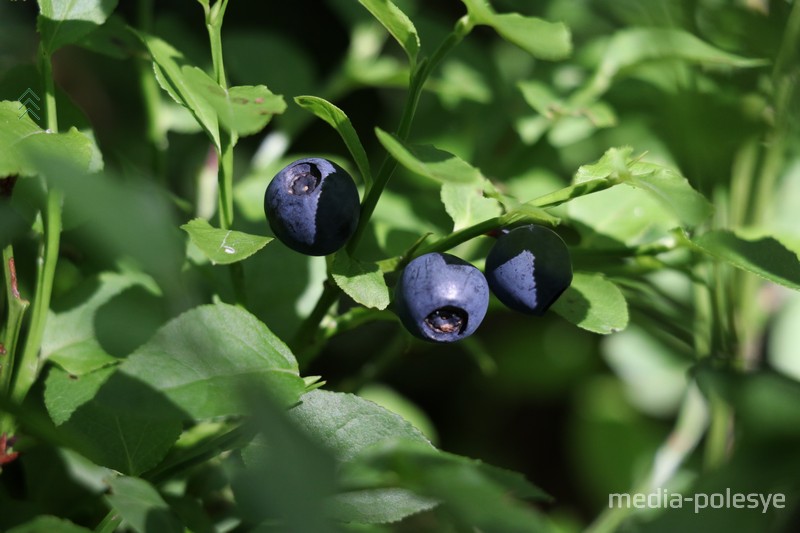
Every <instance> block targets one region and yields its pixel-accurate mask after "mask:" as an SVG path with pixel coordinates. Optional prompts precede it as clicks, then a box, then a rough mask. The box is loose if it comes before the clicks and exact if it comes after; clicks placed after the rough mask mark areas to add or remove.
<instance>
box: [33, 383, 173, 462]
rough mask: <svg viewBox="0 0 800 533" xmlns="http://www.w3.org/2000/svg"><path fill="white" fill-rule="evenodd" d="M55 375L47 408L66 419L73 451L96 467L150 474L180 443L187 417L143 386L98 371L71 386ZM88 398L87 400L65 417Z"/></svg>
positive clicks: (58, 416)
mask: <svg viewBox="0 0 800 533" xmlns="http://www.w3.org/2000/svg"><path fill="white" fill-rule="evenodd" d="M53 372H54V373H55V374H54V377H53V381H50V380H48V381H49V382H48V384H47V385H48V387H52V388H51V390H50V391H49V393H48V396H49V399H50V401H49V406H50V407H53V406H57V407H56V408H54V409H53V417H54V419H55V420H61V419H63V418H67V417H68V420H67V421H66V422H63V424H62V428H63V429H64V431H65V432H66V434H67V435H69V436H70V437H71V438H72V439H73V440H74V444H73V447H74V448H75V450H76V451H77V452H78V453H80V454H81V455H83V456H84V457H86V458H87V459H89V460H90V461H92V462H93V463H95V464H97V465H101V466H105V467H108V468H112V469H114V470H117V471H119V472H122V473H125V474H129V475H138V474H141V473H142V472H144V471H146V470H149V469H150V468H152V467H154V466H155V465H156V464H157V463H158V462H159V461H160V460H161V459H162V458H163V457H164V455H166V453H167V451H168V450H169V449H170V448H171V447H172V445H173V443H174V442H175V441H176V440H178V437H179V435H180V433H181V428H182V425H183V422H182V421H183V420H184V419H186V418H188V416H187V415H186V414H184V413H182V412H180V411H179V410H178V409H177V408H176V407H175V406H174V405H173V404H171V403H170V402H168V401H167V400H166V399H165V398H164V397H163V396H162V395H160V394H158V393H157V392H156V391H155V390H153V388H151V387H150V386H148V385H147V384H146V383H144V382H143V381H141V380H139V379H138V378H130V377H128V376H126V375H125V374H123V373H121V372H119V370H117V371H116V372H114V373H112V374H111V375H110V376H108V377H106V376H105V375H104V374H105V373H106V372H107V369H100V370H97V371H95V372H94V373H91V374H87V375H84V376H81V377H78V378H77V379H76V380H75V383H74V384H70V383H68V380H69V377H68V376H67V375H66V374H65V373H64V372H63V371H61V370H59V369H53V371H51V373H53ZM103 378H105V381H104V382H103V383H102V384H101V385H100V388H99V389H97V390H96V392H95V386H96V383H97V381H102V380H103ZM91 394H94V396H93V397H92V398H91V399H90V400H89V401H87V402H86V403H83V404H82V405H80V406H79V407H77V409H75V411H74V412H72V413H71V415H70V414H69V413H68V410H69V409H71V408H73V407H75V406H76V405H77V404H78V403H79V402H81V401H84V400H85V399H86V397H88V396H89V395H91Z"/></svg>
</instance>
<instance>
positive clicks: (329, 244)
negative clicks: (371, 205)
mask: <svg viewBox="0 0 800 533" xmlns="http://www.w3.org/2000/svg"><path fill="white" fill-rule="evenodd" d="M264 212H265V213H266V215H267V220H268V221H269V225H270V227H271V228H272V232H273V233H274V234H275V236H276V237H277V238H278V239H279V240H280V241H281V242H282V243H283V244H285V245H286V246H288V247H289V248H291V249H293V250H295V251H298V252H300V253H303V254H306V255H328V254H331V253H333V252H335V251H337V250H339V249H340V248H341V247H342V246H344V245H345V243H346V242H347V241H348V240H349V239H350V237H351V236H352V235H353V232H354V231H355V229H356V226H357V225H358V216H359V213H360V206H359V200H358V190H357V189H356V185H355V183H354V182H353V178H352V177H350V174H348V173H347V172H346V171H345V170H344V169H343V168H342V167H340V166H339V165H337V164H336V163H333V162H331V161H328V160H327V159H321V158H316V157H310V158H308V159H300V160H297V161H295V162H294V163H292V164H290V165H289V166H287V167H286V168H284V169H283V170H281V171H280V172H278V173H277V174H276V175H275V177H274V178H272V181H271V182H270V184H269V186H268V187H267V192H266V194H265V195H264Z"/></svg>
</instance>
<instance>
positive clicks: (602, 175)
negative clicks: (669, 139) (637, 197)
mask: <svg viewBox="0 0 800 533" xmlns="http://www.w3.org/2000/svg"><path fill="white" fill-rule="evenodd" d="M632 154H633V148H631V147H630V146H625V147H622V148H610V149H609V150H607V151H606V153H605V154H603V157H602V158H600V160H599V161H598V162H597V163H593V164H591V165H583V166H581V167H580V168H579V169H578V172H577V173H576V174H575V180H574V181H575V183H576V184H583V183H586V182H590V181H592V180H598V179H604V180H612V181H613V182H615V183H624V184H626V185H629V186H631V187H636V188H639V189H642V190H644V191H646V192H647V193H648V194H650V195H651V196H652V197H653V198H655V199H656V200H658V202H659V203H661V204H662V205H664V206H665V207H667V208H668V209H669V210H670V211H672V212H673V213H674V214H675V215H676V216H677V217H678V220H679V221H680V222H681V223H682V224H683V225H687V226H696V225H698V224H700V223H701V222H703V221H704V220H706V219H707V218H708V217H709V216H710V215H711V212H712V211H713V206H712V205H711V203H710V202H709V201H708V200H706V198H705V197H704V196H703V195H702V194H700V193H699V192H697V191H696V190H695V189H693V188H692V186H691V185H690V184H689V181H688V180H687V179H686V178H685V177H683V176H682V175H681V174H680V173H679V172H678V171H676V170H674V169H672V168H670V167H667V166H664V165H661V164H658V163H649V162H646V161H640V159H641V157H642V156H639V157H632Z"/></svg>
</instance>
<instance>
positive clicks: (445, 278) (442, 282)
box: [395, 253, 489, 342]
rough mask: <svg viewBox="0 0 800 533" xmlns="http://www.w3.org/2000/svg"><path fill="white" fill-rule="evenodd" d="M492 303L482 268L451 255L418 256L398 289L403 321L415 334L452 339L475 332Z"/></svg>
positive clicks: (397, 306) (407, 270)
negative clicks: (479, 268)
mask: <svg viewBox="0 0 800 533" xmlns="http://www.w3.org/2000/svg"><path fill="white" fill-rule="evenodd" d="M488 306H489V286H488V285H487V284H486V278H484V277H483V274H481V271H480V270H478V269H477V268H475V267H474V266H472V265H471V264H469V263H467V262H466V261H463V260H461V259H459V258H458V257H455V256H452V255H450V254H440V253H431V254H425V255H421V256H419V257H417V258H416V259H414V260H413V261H411V262H410V263H409V264H408V265H407V266H406V267H405V269H404V270H403V273H402V275H401V276H400V281H399V282H398V283H397V287H396V288H395V308H396V311H397V315H398V316H399V317H400V321H401V322H402V323H403V325H404V326H405V327H406V329H407V330H408V331H410V332H411V334H413V335H414V336H415V337H419V338H420V339H424V340H428V341H433V342H453V341H457V340H459V339H463V338H465V337H469V336H470V335H472V334H473V333H474V332H475V330H476V329H478V326H479V325H480V323H481V321H483V317H484V316H486V310H487V308H488Z"/></svg>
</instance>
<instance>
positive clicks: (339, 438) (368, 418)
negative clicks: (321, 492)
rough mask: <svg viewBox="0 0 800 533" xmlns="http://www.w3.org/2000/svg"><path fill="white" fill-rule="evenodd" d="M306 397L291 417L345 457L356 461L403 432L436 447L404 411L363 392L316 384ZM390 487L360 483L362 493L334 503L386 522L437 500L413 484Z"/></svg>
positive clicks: (343, 511)
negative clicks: (322, 387)
mask: <svg viewBox="0 0 800 533" xmlns="http://www.w3.org/2000/svg"><path fill="white" fill-rule="evenodd" d="M301 400H302V403H300V405H298V406H296V407H294V408H293V409H291V410H290V411H289V416H290V418H291V419H292V420H293V421H294V422H295V423H297V424H298V425H299V427H300V428H301V429H303V430H305V432H306V433H307V434H308V435H309V436H310V437H311V438H312V439H313V440H314V441H315V442H317V443H319V444H320V445H322V446H323V447H324V448H325V449H327V450H328V451H329V452H331V453H332V454H333V456H334V457H335V458H336V459H337V461H338V462H340V463H349V462H352V461H354V460H355V459H356V458H357V457H358V456H359V454H361V453H362V452H364V451H365V450H367V449H368V448H370V447H371V446H373V445H376V444H379V443H381V442H386V441H387V440H392V439H398V438H400V439H406V440H410V441H413V442H416V443H417V444H419V445H420V446H422V447H425V448H427V449H429V450H431V451H432V452H434V453H436V449H435V448H434V447H433V446H432V445H431V444H430V442H429V441H428V440H427V439H426V438H425V437H424V436H423V435H422V433H420V432H419V430H417V429H416V428H415V427H414V426H412V425H411V424H410V423H408V422H407V421H406V420H404V419H403V418H402V417H400V416H399V415H397V414H395V413H392V412H390V411H387V410H386V409H384V408H382V407H380V406H378V405H376V404H374V403H372V402H370V401H367V400H364V399H363V398H359V397H358V396H354V395H352V394H343V393H336V392H329V391H323V390H315V391H311V392H308V393H306V394H305V395H303V397H302V399H301ZM385 489H386V487H380V488H376V489H374V488H368V489H363V487H359V489H358V492H357V493H355V492H353V493H344V495H341V496H337V497H335V498H333V499H332V501H331V502H330V506H329V508H331V511H332V512H333V514H334V516H336V517H338V518H341V519H343V520H347V519H348V518H350V519H354V520H363V521H365V522H367V523H381V522H386V521H396V520H400V519H402V518H404V517H406V516H409V515H411V514H415V513H418V512H421V511H425V510H428V509H430V508H431V507H433V506H434V505H436V502H435V501H434V500H431V499H430V498H424V497H420V496H419V495H416V494H414V493H413V492H410V491H408V490H404V489H397V490H393V491H391V493H387V492H386V491H385ZM348 494H349V496H348ZM340 498H341V500H340ZM340 502H341V504H342V505H341V506H340V505H339V503H340ZM345 506H346V507H345Z"/></svg>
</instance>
